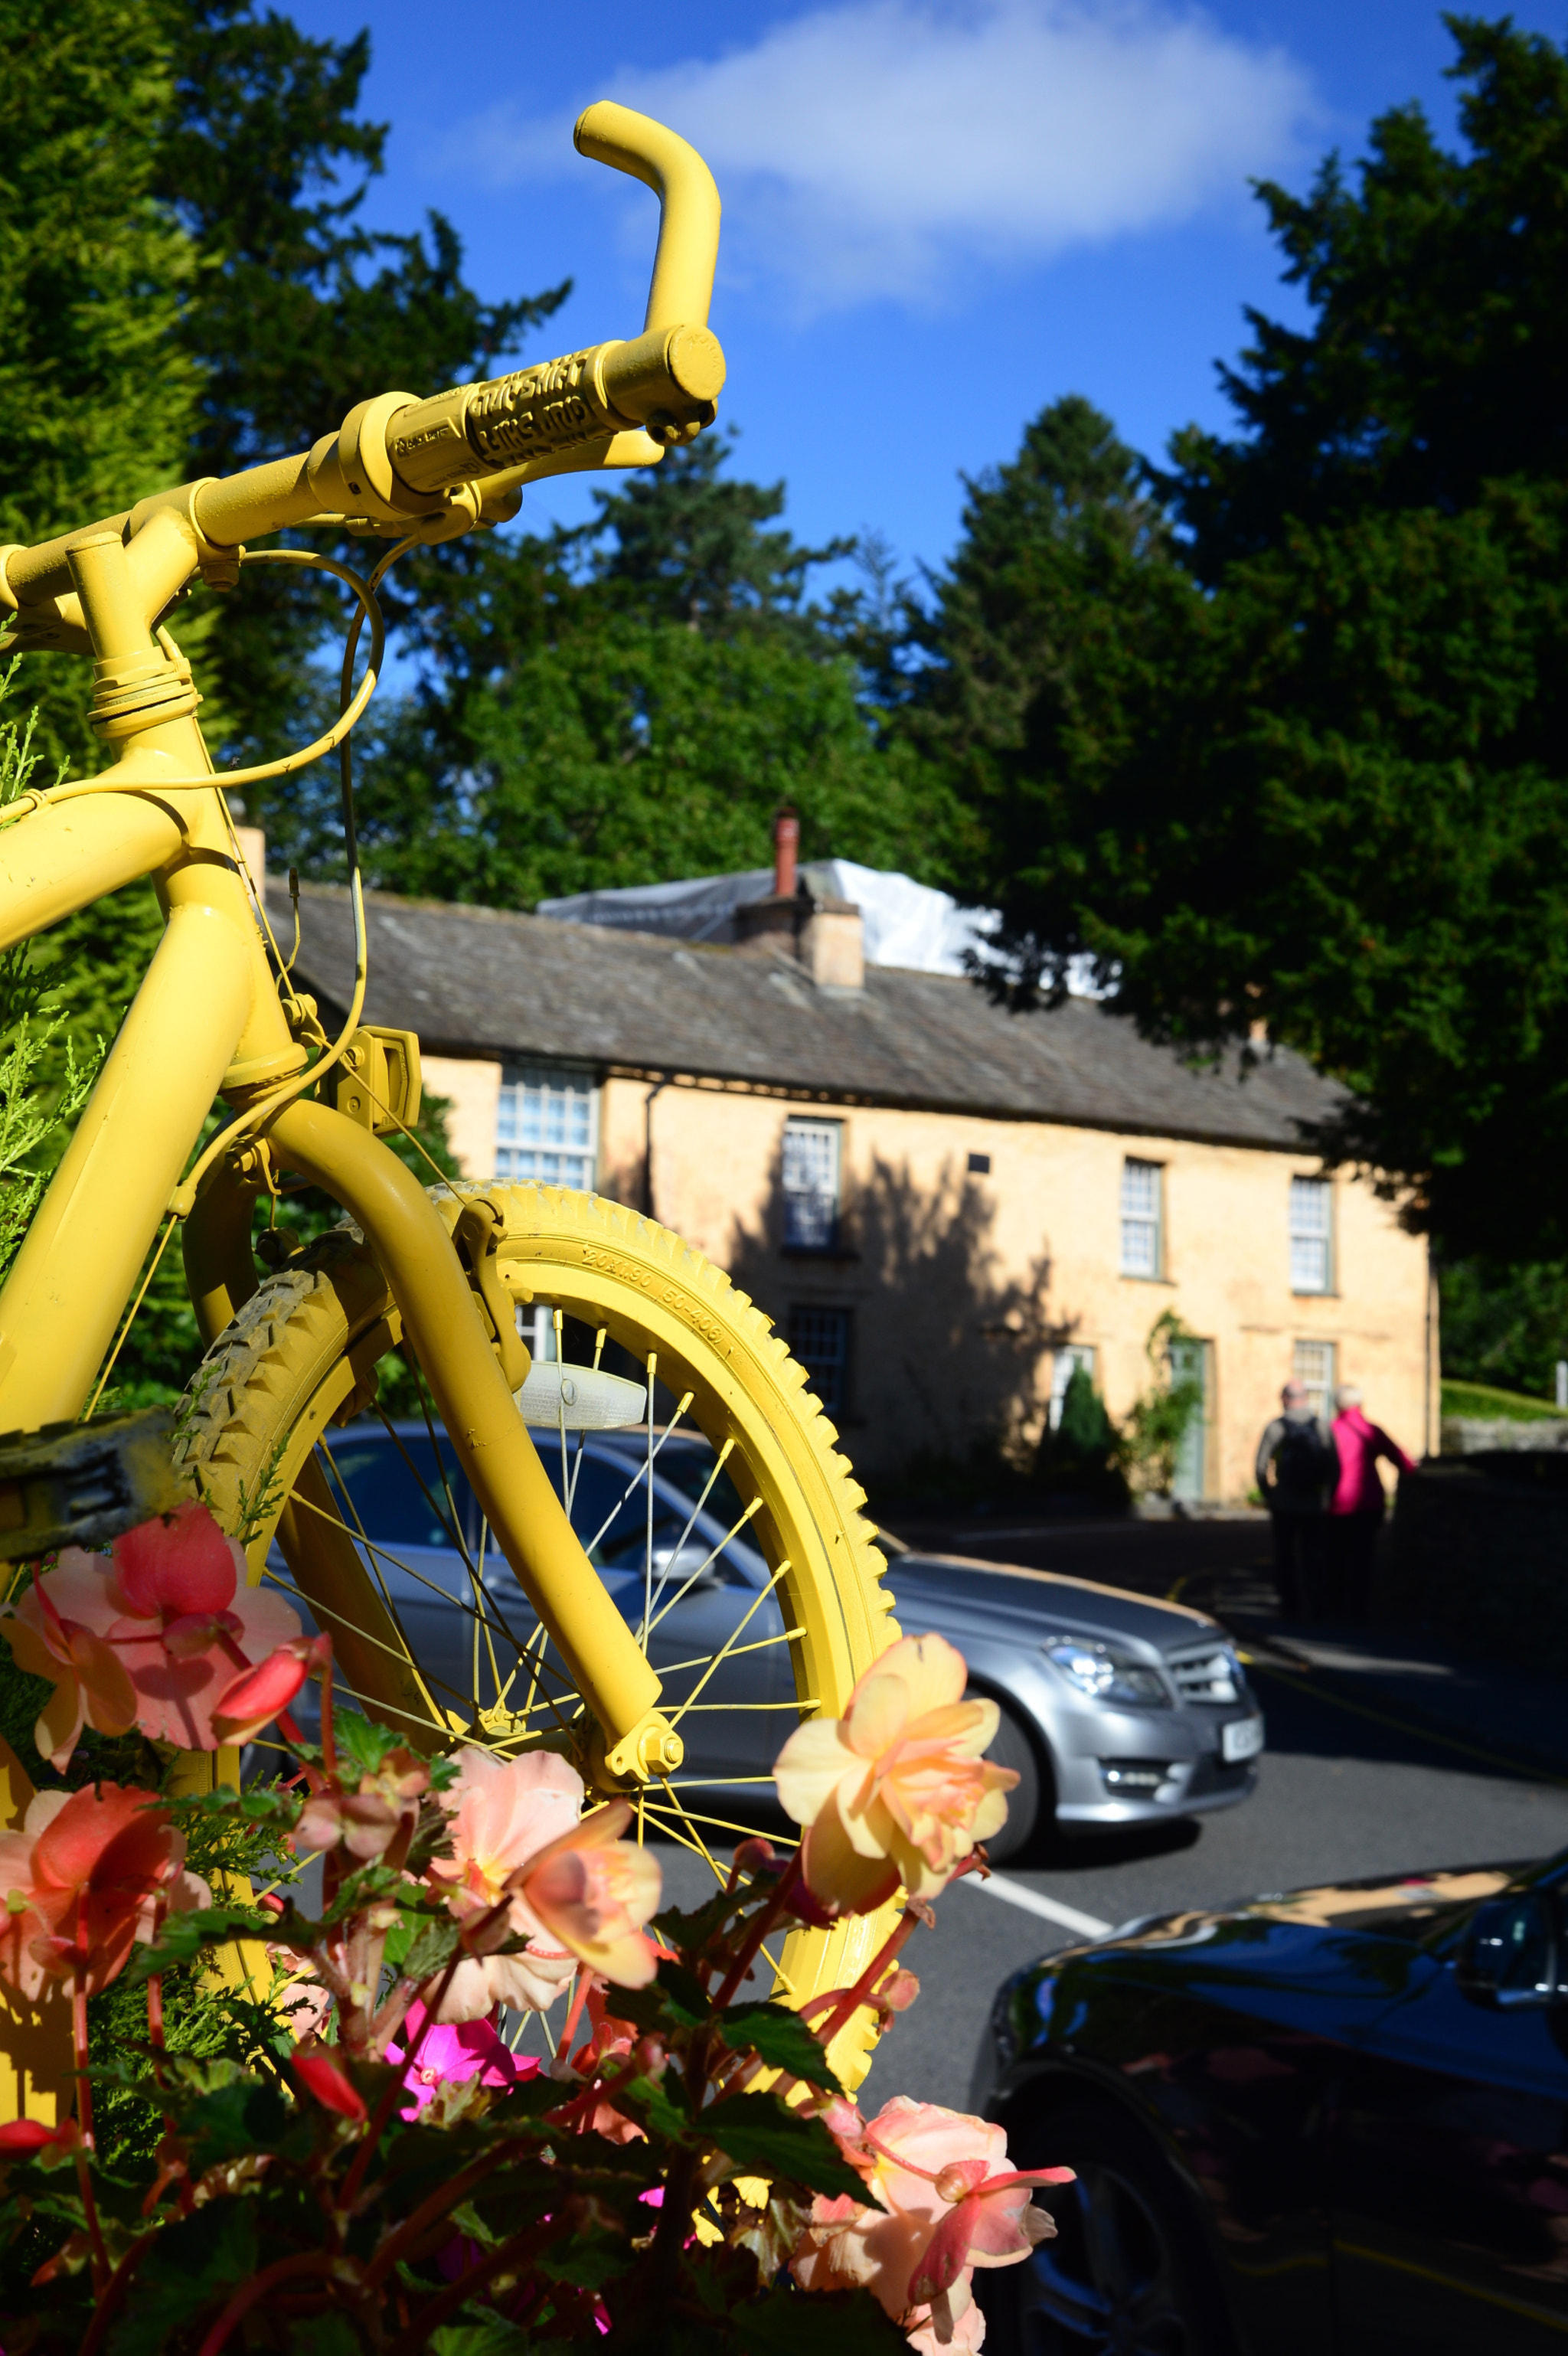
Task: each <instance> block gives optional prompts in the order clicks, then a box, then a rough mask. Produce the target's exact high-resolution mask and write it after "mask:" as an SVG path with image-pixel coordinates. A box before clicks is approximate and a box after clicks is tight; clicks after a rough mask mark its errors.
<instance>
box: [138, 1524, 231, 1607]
mask: <svg viewBox="0 0 1568 2356" xmlns="http://www.w3.org/2000/svg"><path fill="white" fill-rule="evenodd" d="M113 1552H114V1577H115V1583H116V1584H117V1586H118V1587H119V1590H120V1592H121V1594H122V1595H123V1597H124V1599H125V1608H126V1610H127V1611H128V1612H134V1613H135V1614H136V1616H137V1617H138V1618H139V1619H144V1620H150V1619H154V1618H155V1617H157V1616H159V1615H160V1614H162V1613H164V1612H174V1613H180V1612H223V1611H226V1610H227V1609H228V1607H229V1604H230V1603H232V1602H233V1601H234V1590H235V1588H236V1586H237V1585H238V1584H239V1575H238V1572H237V1570H236V1568H235V1562H234V1548H233V1547H232V1545H231V1544H230V1542H229V1539H228V1538H226V1537H224V1535H223V1533H222V1531H221V1530H220V1529H219V1526H218V1524H217V1523H216V1522H215V1521H214V1520H213V1518H212V1515H210V1513H208V1509H207V1507H206V1506H205V1505H198V1504H197V1503H196V1502H195V1500H192V1502H191V1503H190V1504H189V1505H181V1506H180V1507H179V1508H178V1510H177V1511H176V1512H175V1513H172V1514H168V1515H163V1516H161V1517H160V1518H159V1519H158V1520H156V1521H151V1522H143V1523H142V1524H141V1525H140V1526H139V1527H137V1528H136V1529H133V1530H127V1531H126V1532H125V1534H124V1536H123V1537H118V1538H116V1539H115V1541H114V1548H113Z"/></svg>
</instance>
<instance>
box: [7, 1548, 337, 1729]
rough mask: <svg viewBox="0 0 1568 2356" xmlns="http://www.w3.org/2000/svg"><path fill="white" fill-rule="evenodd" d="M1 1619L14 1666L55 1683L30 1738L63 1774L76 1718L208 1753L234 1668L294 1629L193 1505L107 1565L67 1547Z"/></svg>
mask: <svg viewBox="0 0 1568 2356" xmlns="http://www.w3.org/2000/svg"><path fill="white" fill-rule="evenodd" d="M0 1620H4V1622H5V1635H6V1637H7V1639H8V1640H9V1643H10V1646H11V1651H12V1654H13V1655H14V1656H15V1658H16V1664H17V1666H18V1667H19V1668H24V1669H28V1670H31V1671H32V1673H33V1674H34V1675H35V1676H44V1677H48V1680H49V1682H50V1683H51V1685H52V1686H53V1687H54V1688H55V1690H54V1692H53V1694H52V1695H51V1696H50V1697H49V1699H48V1702H47V1703H46V1704H45V1706H44V1708H43V1711H42V1713H41V1715H40V1717H39V1719H38V1722H37V1735H36V1740H37V1745H38V1748H39V1750H40V1751H42V1752H43V1753H44V1755H45V1756H46V1757H47V1758H48V1760H49V1761H50V1762H52V1764H53V1765H54V1766H55V1767H57V1768H59V1769H62V1770H63V1769H64V1768H65V1767H67V1766H69V1763H70V1758H71V1754H72V1752H73V1751H75V1749H76V1745H77V1741H78V1739H79V1738H80V1733H81V1730H82V1726H83V1723H84V1722H85V1723H87V1724H89V1725H91V1726H92V1727H94V1728H96V1729H97V1730H99V1731H101V1732H102V1733H105V1734H123V1733H125V1732H126V1731H127V1730H128V1729H129V1728H131V1727H132V1726H136V1727H139V1728H140V1729H141V1730H142V1732H143V1733H144V1735H146V1736H147V1737H148V1738H149V1739H150V1740H153V1741H155V1742H159V1741H162V1742H173V1743H177V1744H178V1745H179V1747H180V1748H181V1749H182V1750H185V1751H215V1750H217V1748H218V1746H219V1742H220V1741H221V1740H224V1739H225V1738H224V1737H223V1736H222V1735H221V1734H220V1733H219V1731H218V1730H216V1729H215V1728H214V1725H213V1722H212V1721H213V1712H214V1709H215V1708H217V1706H218V1705H219V1702H220V1701H221V1700H222V1699H223V1698H224V1697H226V1695H227V1693H228V1691H229V1687H232V1686H233V1685H234V1683H235V1673H236V1671H237V1670H238V1671H240V1672H241V1673H244V1672H245V1671H247V1670H249V1669H250V1668H251V1666H252V1665H254V1664H255V1663H257V1662H259V1661H261V1660H262V1659H264V1658H265V1657H266V1655H269V1654H271V1653H274V1652H275V1651H276V1650H277V1649H278V1647H279V1646H281V1645H283V1644H288V1643H289V1641H290V1640H291V1639H292V1638H294V1637H297V1636H298V1635H299V1633H300V1623H299V1618H298V1615H297V1614H296V1613H295V1612H294V1611H293V1608H292V1606H290V1605H289V1604H288V1603H286V1602H285V1601H283V1597H282V1596H281V1595H277V1594H274V1593H273V1592H272V1590H268V1589H263V1588H259V1587H250V1586H248V1585H247V1584H246V1583H245V1558H244V1556H243V1555H242V1554H241V1553H240V1548H239V1547H238V1546H237V1545H236V1544H235V1542H234V1540H233V1539H232V1538H227V1537H224V1535H223V1533H222V1531H221V1530H220V1529H219V1526H218V1525H217V1523H216V1522H215V1521H214V1520H213V1518H212V1515H210V1514H209V1513H208V1509H207V1507H206V1506H205V1505H197V1504H194V1503H192V1504H190V1505H182V1506H180V1508H179V1509H178V1511H177V1512H176V1513H174V1514H170V1515H166V1516H165V1517H164V1518H162V1519H160V1520H157V1521H152V1522H144V1523H143V1524H142V1526H140V1528H138V1529H134V1530H127V1531H126V1533H125V1535H124V1536H123V1537H119V1538H116V1540H115V1541H114V1549H113V1554H112V1557H111V1558H105V1557H104V1556H102V1555H94V1554H86V1553H84V1552H83V1551H82V1549H81V1548H80V1547H66V1548H65V1549H64V1550H63V1552H62V1553H61V1555H60V1558H59V1563H58V1564H57V1566H56V1568H55V1569H53V1570H48V1571H45V1572H44V1573H43V1574H42V1575H41V1576H40V1577H39V1578H37V1579H35V1580H34V1581H33V1583H32V1585H31V1586H30V1587H29V1588H28V1589H27V1592H26V1593H25V1594H24V1595H23V1596H22V1597H21V1599H20V1601H18V1602H17V1603H16V1604H14V1605H8V1606H6V1607H5V1610H4V1612H0Z"/></svg>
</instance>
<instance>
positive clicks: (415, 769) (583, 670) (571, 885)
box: [282, 440, 944, 906]
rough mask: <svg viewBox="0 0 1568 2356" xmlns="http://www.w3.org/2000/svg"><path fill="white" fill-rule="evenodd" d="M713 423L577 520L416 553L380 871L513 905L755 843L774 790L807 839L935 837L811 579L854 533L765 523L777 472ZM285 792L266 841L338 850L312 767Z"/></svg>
mask: <svg viewBox="0 0 1568 2356" xmlns="http://www.w3.org/2000/svg"><path fill="white" fill-rule="evenodd" d="M728 447H729V445H728V444H725V443H724V442H723V441H722V440H716V441H711V442H708V443H702V442H699V443H698V444H694V445H692V446H691V447H690V448H688V449H684V450H677V451H674V452H671V453H670V454H669V455H667V457H666V458H665V459H664V460H663V462H662V463H661V465H660V466H658V468H657V469H656V471H655V472H653V473H651V474H649V475H647V476H637V477H632V479H631V481H630V482H629V484H628V485H627V487H625V488H624V489H619V490H615V491H608V492H600V493H598V494H596V497H597V499H598V505H599V515H598V518H597V519H596V521H595V522H593V523H592V524H591V525H589V526H588V527H586V528H583V529H580V530H575V531H571V532H563V531H558V532H556V533H554V534H552V535H550V536H549V537H547V538H530V537H526V536H525V537H520V538H503V537H502V536H501V535H499V534H496V535H489V536H486V537H485V539H484V540H482V541H478V542H476V543H475V544H474V545H472V546H470V547H469V548H468V549H466V550H465V551H464V553H463V557H462V561H461V567H460V568H457V567H453V568H452V569H451V570H449V571H446V572H443V573H440V574H433V569H432V572H427V571H426V566H427V563H428V560H427V559H424V558H421V559H420V560H419V561H418V562H416V563H415V564H414V565H413V566H412V568H411V572H412V578H413V579H414V581H415V583H416V584H417V589H418V598H417V611H418V622H417V635H418V641H419V643H420V645H421V648H422V650H423V652H424V654H425V656H426V659H427V662H428V665H429V669H428V671H427V677H426V684H425V688H424V691H423V692H422V693H421V695H420V697H419V698H418V699H417V700H415V701H411V702H410V703H408V704H406V705H404V706H403V707H402V708H401V709H400V710H395V711H394V712H393V713H392V715H391V717H390V719H389V720H386V721H384V722H383V723H382V727H381V733H380V734H379V736H373V737H372V738H371V739H370V745H371V750H370V751H369V752H368V756H367V758H366V759H365V761H364V763H363V764H362V770H361V777H362V783H361V787H360V792H359V798H358V806H359V811H360V819H361V844H362V852H363V856H364V859H365V862H366V868H367V873H368V874H369V875H370V877H371V878H372V879H373V880H374V881H375V882H377V883H380V884H381V885H383V886H384V887H386V888H389V889H391V890H396V891H404V892H415V893H428V894H433V895H435V896H438V897H442V898H450V899H462V900H476V901H479V902H481V903H484V904H488V905H501V906H518V905H525V906H526V905H531V904H532V903H533V902H534V901H536V900H538V899H539V898H541V897H548V896H551V895H553V894H560V893H567V892H576V891H581V890H587V889H591V888H593V887H596V886H603V885H614V884H623V883H649V882H656V881H661V880H664V879H665V878H667V877H671V876H680V875H690V874H694V873H704V872H711V871H713V870H715V869H723V868H726V867H749V866H756V865H759V864H762V863H763V862H765V861H766V859H767V858H768V856H769V833H770V826H771V821H772V818H773V811H774V809H775V808H776V807H777V805H778V803H779V802H780V801H781V800H790V801H793V802H795V804H796V806H797V807H798V808H799V809H800V810H801V813H802V818H803V827H804V835H803V840H804V842H805V850H806V854H807V856H814V855H815V856H822V855H827V854H832V853H841V854H843V855H845V856H847V857H851V858H859V859H864V860H867V861H868V862H874V863H877V864H883V865H887V864H894V865H908V866H912V867H915V868H917V869H918V868H922V867H924V868H926V869H927V870H929V868H930V867H931V865H932V864H933V860H935V859H937V858H939V857H940V855H941V851H940V841H941V834H942V828H943V824H944V802H943V798H942V795H941V793H940V791H934V792H933V790H932V785H931V783H930V782H928V781H927V779H926V778H925V777H924V776H922V774H921V773H920V772H919V770H918V769H917V766H916V764H915V762H914V760H913V759H912V756H911V755H910V754H909V753H908V751H907V749H906V748H904V747H901V746H900V747H897V748H895V749H893V750H891V751H890V750H888V749H887V748H885V747H884V746H882V745H881V744H879V742H878V739H877V734H876V727H875V723H876V714H875V712H874V711H872V710H869V708H868V706H867V704H866V702H865V700H864V696H863V692H862V690H863V681H862V679H861V676H860V673H859V668H858V666H857V663H856V660H855V658H854V654H853V652H852V650H851V648H850V647H849V646H848V643H847V642H846V638H845V636H844V633H843V631H842V629H841V628H840V627H839V626H838V625H837V623H836V622H835V620H834V618H833V617H832V616H830V615H829V614H827V612H825V611H824V610H823V609H822V608H821V607H819V606H816V605H811V604H810V603H809V602H808V601H807V598H806V594H805V593H806V584H807V579H808V575H809V573H810V570H811V568H812V567H813V566H815V565H817V564H820V563H822V562H826V561H827V559H829V558H831V557H834V556H837V555H839V554H841V553H843V552H844V547H845V544H844V543H836V544H835V545H834V546H832V547H831V548H828V549H807V548H803V547H801V546H800V545H799V544H798V543H797V542H796V541H795V540H794V538H793V537H792V535H791V534H790V533H789V532H788V531H787V530H775V529H772V528H770V527H772V526H773V525H774V523H775V522H776V519H777V518H778V517H779V515H780V513H781V511H782V509H783V505H784V488H783V486H782V485H773V486H772V487H762V486H759V485H757V484H754V483H748V482H745V481H743V480H738V479H735V478H733V477H730V476H728V475H726V474H725V473H723V471H722V466H723V461H724V458H725V455H726V454H727V449H728ZM427 589H428V591H429V594H428V595H427V594H426V592H427ZM289 807H290V810H291V813H292V816H291V830H290V831H288V832H287V833H286V835H284V836H283V838H282V840H283V843H284V845H285V850H284V854H283V855H286V856H291V857H296V858H298V859H299V860H300V862H301V863H302V864H309V865H310V866H311V868H312V869H313V871H314V872H317V873H319V872H321V871H322V869H323V867H324V866H326V867H330V865H331V864H332V862H334V860H335V859H336V857H337V855H338V853H337V826H336V815H335V811H334V809H333V808H332V806H331V804H330V802H329V800H328V798H327V790H326V788H325V787H323V786H321V785H320V784H318V783H317V782H316V781H315V780H314V779H305V780H302V781H301V782H300V784H299V785H298V786H297V787H293V788H292V789H291V798H290V804H289Z"/></svg>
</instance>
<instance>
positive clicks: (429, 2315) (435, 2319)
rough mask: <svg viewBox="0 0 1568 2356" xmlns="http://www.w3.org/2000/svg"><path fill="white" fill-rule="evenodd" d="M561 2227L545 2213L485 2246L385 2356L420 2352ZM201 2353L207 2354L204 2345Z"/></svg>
mask: <svg viewBox="0 0 1568 2356" xmlns="http://www.w3.org/2000/svg"><path fill="white" fill-rule="evenodd" d="M565 2230H566V2220H565V2219H564V2218H562V2217H547V2218H546V2219H545V2220H544V2221H543V2222H542V2223H541V2224H539V2225H530V2226H528V2228H527V2230H526V2231H525V2232H523V2233H514V2234H513V2235H512V2237H511V2239H510V2240H509V2241H507V2242H503V2243H502V2244H501V2245H500V2247H499V2248H498V2249H495V2250H487V2251H486V2252H485V2255H484V2256H483V2257H482V2258H481V2259H480V2260H479V2262H478V2264H477V2265H472V2266H470V2267H469V2269H468V2271H467V2273H466V2274H461V2275H459V2276H458V2277H457V2280H456V2281H455V2282H454V2283H449V2284H448V2285H447V2287H446V2288H445V2289H444V2290H443V2291H441V2292H439V2293H438V2294H437V2296H436V2297H434V2298H432V2299H431V2300H430V2301H429V2302H428V2303H427V2304H426V2305H425V2306H424V2307H421V2309H420V2311H419V2313H418V2314H417V2315H416V2316H415V2318H414V2319H413V2321H412V2322H411V2324H410V2326H409V2328H408V2329H407V2330H406V2331H404V2332H401V2333H400V2334H399V2336H398V2338H397V2339H396V2340H393V2342H392V2345H391V2348H390V2350H389V2356H421V2351H423V2350H425V2349H426V2348H428V2347H429V2345H430V2338H431V2334H432V2332H433V2331H434V2329H435V2328H436V2326H437V2324H439V2323H443V2322H444V2321H445V2319H446V2318H447V2317H448V2316H449V2315H451V2314H453V2313H454V2312H455V2310H456V2309H457V2308H460V2307H461V2306H462V2305H463V2303H464V2300H465V2299H467V2298H469V2297H472V2295H473V2293H474V2292H475V2291H476V2290H478V2289H479V2288H480V2287H481V2286H482V2285H483V2284H485V2283H487V2282H488V2281H489V2279H490V2277H491V2276H492V2275H496V2274H499V2273H500V2271H501V2269H502V2267H503V2266H508V2265H516V2263H517V2260H518V2259H519V2258H525V2257H531V2256H532V2255H533V2254H534V2251H535V2250H536V2249H543V2248H544V2247H545V2246H546V2244H548V2243H549V2242H552V2241H555V2240H557V2239H559V2237H560V2234H561V2233H564V2231H565ZM202 2356H207V2351H206V2350H205V2349H204V2350H203V2351H202Z"/></svg>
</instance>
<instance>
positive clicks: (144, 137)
mask: <svg viewBox="0 0 1568 2356" xmlns="http://www.w3.org/2000/svg"><path fill="white" fill-rule="evenodd" d="M172 103H173V81H172V76H171V72H170V63H169V55H168V45H167V42H166V39H165V27H164V24H163V22H162V19H161V17H160V16H159V14H158V12H157V11H156V10H155V9H148V8H146V7H144V6H141V5H138V0H73V5H72V6H71V7H69V8H68V9H60V8H56V7H50V6H48V5H42V0H21V5H18V6H16V7H14V8H13V9H11V11H10V12H9V14H8V16H7V17H6V24H5V73H4V76H0V155H4V158H5V161H4V165H3V166H0V541H16V542H21V543H22V544H24V545H26V544H27V543H29V542H32V541H38V540H44V539H48V537H50V536H51V535H52V534H53V533H55V532H57V531H60V530H66V529H69V527H70V526H71V525H73V524H82V523H88V522H91V520H92V519H93V518H94V517H96V516H100V515H106V514H112V513H113V512H114V511H115V510H116V509H121V508H124V507H128V506H130V505H131V504H132V503H133V501H134V500H136V499H138V498H144V497H145V495H146V494H147V493H148V492H150V491H155V490H158V489H160V488H162V487H164V486H165V484H168V483H172V482H176V481H178V479H179V476H180V469H181V465H182V461H183V458H184V455H185V450H186V447H187V443H188V439H189V436H190V433H191V429H192V425H193V423H194V419H195V404H196V398H197V369H196V367H195V365H194V363H193V362H192V360H191V359H190V357H189V355H188V354H187V352H186V351H185V349H184V348H183V347H182V345H181V342H180V339H179V334H178V329H179V321H180V315H181V307H182V305H183V304H184V303H185V302H186V301H187V300H188V298H189V295H190V290H191V282H192V276H193V271H194V263H195V256H194V254H193V252H192V250H191V246H190V241H189V240H188V239H187V237H186V235H185V234H184V232H183V231H182V230H181V229H180V228H179V226H178V224H177V223H176V221H175V220H172V219H171V218H170V216H169V214H168V212H167V210H166V209H165V207H163V206H162V205H161V204H160V203H159V202H158V198H157V181H158V172H159V166H160V161H161V146H160V136H161V128H162V125H163V123H165V120H166V118H167V114H168V111H169V108H170V107H171V105H172ZM27 670H28V673H29V678H28V682H27V685H28V691H29V694H30V695H32V696H36V697H37V700H38V701H40V703H41V704H42V705H43V707H44V708H43V713H42V723H41V734H40V738H39V747H40V749H41V750H42V751H43V752H44V753H45V754H46V755H47V756H48V764H49V766H51V767H52V766H53V765H54V762H55V761H56V760H58V759H59V758H60V757H69V758H71V759H73V760H75V761H77V762H78V763H82V762H85V763H86V765H87V766H91V767H96V766H97V748H96V745H95V744H94V743H93V740H92V738H91V735H90V734H89V732H88V728H87V723H86V718H85V705H86V690H85V688H84V686H83V684H82V681H83V675H84V667H83V666H82V665H81V664H80V662H79V661H66V660H62V659H61V658H60V657H59V656H53V655H39V656H35V657H33V658H31V659H29V660H28V662H27Z"/></svg>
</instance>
